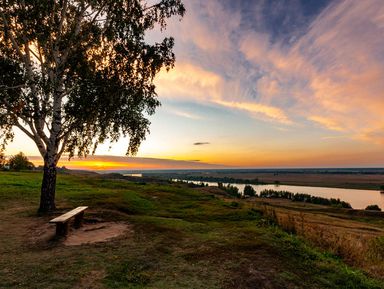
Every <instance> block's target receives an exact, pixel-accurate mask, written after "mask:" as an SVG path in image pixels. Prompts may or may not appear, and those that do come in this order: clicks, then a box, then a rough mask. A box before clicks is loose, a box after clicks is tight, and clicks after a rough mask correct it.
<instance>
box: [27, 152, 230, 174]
mask: <svg viewBox="0 0 384 289" xmlns="http://www.w3.org/2000/svg"><path fill="white" fill-rule="evenodd" d="M29 159H30V160H31V161H32V162H33V163H34V164H35V165H42V164H43V159H42V158H41V157H36V156H31V157H29ZM58 166H65V167H67V168H70V169H86V170H93V171H103V170H155V169H215V168H225V166H223V165H218V164H209V163H204V162H200V161H198V160H196V161H190V160H172V159H158V158H140V157H120V156H88V157H86V158H81V159H80V158H73V159H71V160H70V161H68V160H67V159H66V158H65V157H63V158H62V160H61V161H60V162H59V164H58Z"/></svg>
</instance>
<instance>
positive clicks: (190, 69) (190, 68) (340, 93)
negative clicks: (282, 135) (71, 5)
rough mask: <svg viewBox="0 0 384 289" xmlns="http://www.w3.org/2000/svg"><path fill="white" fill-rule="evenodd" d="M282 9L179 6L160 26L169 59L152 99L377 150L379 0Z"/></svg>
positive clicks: (382, 27) (260, 4) (382, 70)
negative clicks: (166, 26)
mask: <svg viewBox="0 0 384 289" xmlns="http://www.w3.org/2000/svg"><path fill="white" fill-rule="evenodd" d="M292 3H293V4H292V5H294V9H288V10H286V11H285V10H284V9H283V8H284V7H281V5H280V6H279V5H278V2H274V1H272V2H270V1H256V2H255V1H239V2H237V1H236V3H235V2H226V1H218V0H210V1H203V0H196V1H190V2H188V3H187V4H186V5H187V8H188V13H187V15H186V17H185V18H184V20H183V22H182V23H181V24H180V23H176V24H175V25H171V27H170V33H171V34H174V35H175V37H176V39H177V42H176V47H175V48H176V55H177V56H178V59H177V62H176V68H175V69H174V70H172V71H171V72H170V73H165V72H161V73H160V75H159V77H158V78H157V79H156V84H157V87H158V92H159V95H160V97H162V98H171V99H178V100H179V99H181V100H188V101H190V102H196V103H199V104H206V105H210V106H217V107H222V108H223V107H224V108H226V109H231V110H235V111H241V112H245V113H247V114H248V115H249V116H251V117H253V118H254V119H258V120H260V119H261V120H264V121H272V122H276V123H279V124H285V125H292V124H298V125H302V126H308V127H309V128H316V127H318V126H319V125H320V126H322V127H324V128H325V129H329V130H331V131H337V132H339V133H343V134H344V135H351V136H353V138H355V139H358V140H365V141H371V142H375V140H374V139H375V138H377V139H378V142H377V143H380V134H378V133H373V131H376V130H377V129H378V127H380V124H382V123H384V114H383V113H382V111H383V110H384V102H383V97H384V95H383V91H384V81H382V78H383V75H384V57H383V54H382V47H384V16H383V15H384V5H382V0H370V1H360V0H341V1H330V2H329V1H323V3H330V4H329V5H328V6H327V7H326V8H325V9H323V8H324V7H320V6H321V5H319V7H317V10H316V11H315V12H316V13H318V14H317V15H316V14H314V13H315V12H313V11H312V12H311V13H312V14H311V13H309V14H310V15H311V17H307V16H306V15H307V14H308V13H307V12H308V11H306V12H305V11H304V10H305V9H307V8H308V7H309V6H314V5H313V4H311V5H308V7H303V6H302V5H303V4H300V3H301V2H300V1H293V2H292ZM276 5H277V6H278V7H277V6H276ZM277 8H278V9H277ZM320 8H321V9H323V10H321V9H320ZM276 9H277V10H276ZM319 11H321V13H319ZM304 12H305V13H304ZM268 13H269V14H268ZM284 13H285V14H287V15H285V14H284ZM280 14H281V15H280ZM284 15H285V16H284ZM280 16H284V17H283V18H284V21H283V23H280V22H279V21H280V20H279V19H282V18H281V17H280ZM270 19H272V20H270ZM283 24H284V25H283ZM282 32H284V33H282ZM284 35H286V36H288V38H287V37H285V36H284ZM186 117H187V116H186ZM307 120H310V122H308V121H307Z"/></svg>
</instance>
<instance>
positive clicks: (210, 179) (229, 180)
mask: <svg viewBox="0 0 384 289" xmlns="http://www.w3.org/2000/svg"><path fill="white" fill-rule="evenodd" d="M167 178H171V179H180V178H182V179H184V180H189V181H195V182H212V183H219V182H220V183H227V184H253V185H264V184H266V183H264V182H262V181H260V180H259V179H258V178H254V179H236V178H231V177H212V176H193V175H182V176H181V175H180V174H167Z"/></svg>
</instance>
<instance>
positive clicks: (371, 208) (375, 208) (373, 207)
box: [365, 205, 381, 212]
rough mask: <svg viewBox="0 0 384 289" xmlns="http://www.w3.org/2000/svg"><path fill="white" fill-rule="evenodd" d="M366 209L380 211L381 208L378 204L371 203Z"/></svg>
mask: <svg viewBox="0 0 384 289" xmlns="http://www.w3.org/2000/svg"><path fill="white" fill-rule="evenodd" d="M365 210H366V211H380V212H381V209H380V207H379V206H378V205H369V206H367V207H366V208H365Z"/></svg>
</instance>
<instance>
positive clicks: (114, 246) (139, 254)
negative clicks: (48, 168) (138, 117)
mask: <svg viewBox="0 0 384 289" xmlns="http://www.w3.org/2000/svg"><path fill="white" fill-rule="evenodd" d="M40 181H41V174H39V173H11V172H7V173H0V187H1V188H2V189H1V191H0V219H1V220H2V221H1V222H0V255H1V259H0V280H1V282H2V284H1V286H0V287H2V288H26V289H28V288H63V289H64V288H158V289H159V288H160V289H161V288H164V289H165V288H167V289H169V288H192V289H193V288H212V289H214V288H225V289H231V288H236V289H248V288H249V289H250V288H277V289H280V288H281V289H282V288H313V289H315V288H343V289H344V288H345V289H347V288H361V289H363V288H369V289H371V288H375V289H380V288H384V283H383V280H382V281H380V280H378V278H379V277H378V276H377V273H376V271H372V270H371V271H370V269H369V268H368V267H363V266H357V265H356V264H355V263H349V264H350V265H346V264H345V263H344V262H343V261H342V260H341V259H340V257H338V256H337V255H335V253H330V252H329V251H328V250H326V251H325V248H319V249H316V248H315V246H314V245H313V244H312V243H311V242H310V241H305V239H302V238H301V237H300V235H296V234H292V232H286V231H287V230H286V231H284V230H282V229H280V228H279V227H278V226H276V224H277V219H276V220H273V218H270V217H269V216H268V214H267V213H266V211H265V206H266V205H267V206H269V207H273V208H274V209H275V211H276V212H275V215H276V216H277V218H280V219H282V218H283V217H281V216H282V215H281V213H280V210H289V211H292V212H293V211H294V212H297V216H299V217H300V216H301V214H300V212H301V213H302V215H304V219H305V220H307V221H310V220H313V219H314V218H315V217H316V220H317V222H316V224H317V225H319V224H321V223H322V222H325V223H330V224H334V225H335V226H334V227H333V228H337V226H336V225H337V220H338V219H343V220H346V222H348V224H352V225H349V226H347V225H346V224H344V225H343V228H344V229H343V230H344V231H345V232H350V231H354V230H357V229H359V227H361V228H369V230H368V229H367V230H365V231H364V232H375V234H376V235H374V234H372V235H370V236H371V237H372V238H371V239H372V240H373V239H375V238H376V236H381V231H380V230H382V228H383V227H384V224H382V223H380V221H378V220H376V218H375V217H369V216H364V217H361V218H360V217H356V219H353V218H355V217H353V216H352V217H351V216H348V213H347V212H346V211H343V210H338V209H333V208H332V210H334V211H329V210H330V209H329V208H328V209H326V208H323V207H319V206H313V205H311V206H309V205H307V204H303V205H302V206H301V204H294V205H295V206H297V208H294V207H290V208H289V209H287V206H289V205H287V204H285V205H284V204H282V203H276V204H273V203H272V202H273V200H271V203H268V204H266V203H263V202H262V200H261V199H260V200H259V199H257V200H256V199H254V200H253V201H252V200H237V199H232V198H229V197H228V196H226V195H225V194H223V192H221V191H219V190H218V189H217V188H188V187H187V186H186V185H183V184H174V185H172V184H164V183H156V182H140V183H134V182H129V181H126V180H111V179H105V178H102V177H101V176H97V175H96V176H76V175H69V174H67V175H62V174H60V175H59V177H58V183H57V205H58V207H59V211H58V212H57V213H56V214H55V215H57V214H59V213H62V212H65V211H67V210H69V209H71V208H73V207H76V206H79V205H87V206H89V210H88V211H87V213H86V215H85V223H86V224H88V223H93V224H94V223H97V224H99V225H100V226H99V227H100V228H102V227H103V224H104V225H105V224H106V223H107V224H110V223H119V224H126V225H127V227H128V228H129V229H127V230H126V231H125V232H124V233H123V234H121V235H119V236H117V237H115V238H113V239H110V240H108V241H107V242H98V243H92V244H83V245H76V246H74V245H66V244H65V243H63V242H62V241H56V240H53V239H50V238H48V237H47V235H46V233H49V232H50V233H51V234H52V233H53V232H54V227H52V226H50V225H47V223H48V221H49V219H51V218H52V217H53V216H39V215H37V214H36V209H37V207H38V201H39V187H40ZM300 208H301V209H300ZM267 210H268V209H267ZM302 210H305V211H302ZM311 210H312V211H311ZM324 210H326V211H324ZM292 214H293V213H292ZM295 214H296V213H295ZM308 214H312V215H308ZM323 214H324V215H323ZM272 215H273V214H272ZM333 215H334V216H333ZM323 216H324V218H325V217H326V218H328V219H323ZM332 216H333V217H332ZM295 218H297V217H296V215H295V216H293V220H295ZM329 218H334V219H332V220H333V221H332V222H328V220H330V219H329ZM351 218H352V219H351ZM288 219H289V218H288ZM290 220H291V221H292V217H290ZM297 220H299V219H297ZM294 222H295V221H294ZM302 224H304V222H302V223H300V222H298V226H302ZM303 227H306V225H305V224H304V225H303ZM298 228H299V227H298ZM334 230H335V229H334ZM373 230H376V231H373ZM324 235H325V234H324ZM351 248H352V247H351ZM358 267H360V268H361V269H358ZM367 268H368V269H367ZM363 270H365V271H363ZM369 276H371V277H369ZM373 276H376V278H377V279H375V278H372V277H373ZM380 276H382V275H380Z"/></svg>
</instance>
